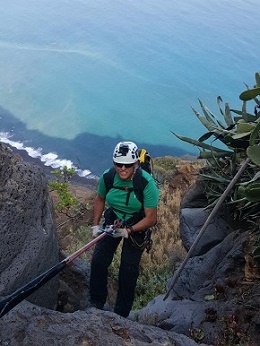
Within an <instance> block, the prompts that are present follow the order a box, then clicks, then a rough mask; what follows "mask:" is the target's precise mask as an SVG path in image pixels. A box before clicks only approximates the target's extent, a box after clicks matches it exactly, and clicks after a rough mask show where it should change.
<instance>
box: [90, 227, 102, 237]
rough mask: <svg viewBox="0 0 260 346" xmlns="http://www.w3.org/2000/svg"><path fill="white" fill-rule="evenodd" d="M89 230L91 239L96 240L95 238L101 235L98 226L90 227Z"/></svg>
mask: <svg viewBox="0 0 260 346" xmlns="http://www.w3.org/2000/svg"><path fill="white" fill-rule="evenodd" d="M91 229H92V237H93V238H96V237H97V236H99V235H100V234H101V233H102V231H101V230H100V227H99V225H96V226H92V227H91Z"/></svg>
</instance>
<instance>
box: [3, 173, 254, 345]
mask: <svg viewBox="0 0 260 346" xmlns="http://www.w3.org/2000/svg"><path fill="white" fill-rule="evenodd" d="M185 174H186V176H185V179H182V178H180V176H179V177H178V178H177V179H176V178H175V180H174V183H173V186H174V185H176V183H177V180H180V182H181V183H182V184H185V187H187V184H189V177H188V176H187V172H186V173H185ZM187 179H188V180H187ZM74 188H75V189H76V188H77V189H79V190H78V193H80V194H81V198H82V200H83V201H84V203H86V204H91V201H92V199H93V190H89V189H86V190H85V188H81V187H80V188H79V187H74ZM79 191H80V192H79ZM190 191H192V192H190V195H189V196H188V197H187V195H186V197H185V198H184V202H183V204H182V210H181V227H180V228H181V236H182V239H183V242H184V245H185V247H186V248H187V249H188V248H189V247H190V245H191V244H192V242H193V241H194V239H195V237H196V234H197V232H198V231H199V228H200V227H201V225H202V223H203V222H204V221H205V218H207V216H208V215H207V213H205V210H204V208H203V207H204V204H203V203H204V202H205V201H204V200H203V195H201V191H199V190H198V189H197V188H195V191H194V189H191V190H190ZM54 198H55V197H54ZM6 200H8V197H7V199H6ZM91 215H92V214H91V209H89V210H88V212H87V213H86V214H84V215H83V216H82V219H80V220H79V221H78V222H79V223H81V222H82V223H91ZM192 215H193V216H192ZM57 221H58V223H59V225H60V224H63V225H65V224H67V223H69V222H70V221H71V220H69V219H67V218H66V216H64V215H57ZM219 225H221V227H219ZM66 232H67V231H66V228H65V227H64V228H63V227H60V231H59V234H60V246H61V247H62V248H63V249H66V246H67V245H68V243H69V242H71V241H72V238H70V234H68V233H66ZM253 238H254V235H253V234H250V233H249V232H247V230H246V229H241V228H239V227H238V225H233V224H231V223H230V222H229V220H228V216H227V215H226V214H225V212H222V213H221V214H220V215H218V216H217V219H216V220H215V222H214V223H213V224H212V225H211V229H210V236H205V237H204V238H203V242H202V243H201V244H200V246H199V247H198V248H197V252H195V253H194V254H193V256H192V257H191V258H190V260H189V261H188V262H187V265H186V267H185V270H183V272H182V274H181V275H180V277H179V279H178V281H177V283H176V285H175V286H174V289H173V290H171V291H170V295H169V297H168V298H167V299H166V300H164V299H163V298H164V297H163V296H159V297H155V299H154V300H153V301H152V302H150V303H149V304H148V305H147V306H146V307H145V308H143V309H141V310H139V311H133V312H132V313H131V315H130V317H129V318H128V319H125V318H122V317H120V316H118V315H116V314H114V313H113V312H110V311H100V310H97V309H95V308H92V307H90V306H89V303H88V282H89V270H90V269H89V264H88V263H86V262H83V261H82V260H76V261H75V262H74V263H73V264H71V265H70V266H69V267H67V268H66V269H65V270H64V271H63V272H62V274H61V275H60V290H59V301H58V303H57V308H56V311H55V310H50V309H46V308H42V307H40V306H36V305H34V304H31V303H29V302H27V301H23V302H22V303H20V304H19V305H17V306H16V307H14V308H13V309H12V310H11V311H10V312H9V313H8V314H6V315H5V316H3V317H2V318H1V319H0V345H11V346H16V345H35V346H36V345H65V344H66V345H101V346H102V345H104V346H105V345H110V344H113V345H137V346H138V345H176V346H182V345H183V346H195V345H198V344H200V345H215V346H222V345H223V346H224V345H225V346H229V345H230V346H231V345H248V346H256V345H258V344H259V342H258V341H259V340H258V339H259V335H260V288H259V286H260V285H259V278H260V275H259V269H258V267H257V266H256V263H255V262H254V261H252V257H251V249H252V244H253V242H254V239H253ZM60 259H62V257H61V258H60ZM1 280H2V273H1ZM170 284H171V280H169V283H168V287H167V289H169V288H170ZM148 289H149V288H148ZM57 310H59V311H57ZM62 311H63V312H62Z"/></svg>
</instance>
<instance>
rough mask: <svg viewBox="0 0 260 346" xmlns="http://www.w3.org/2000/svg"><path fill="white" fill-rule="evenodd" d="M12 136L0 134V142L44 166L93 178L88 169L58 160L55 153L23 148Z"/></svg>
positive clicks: (64, 160)
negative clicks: (67, 170) (20, 151)
mask: <svg viewBox="0 0 260 346" xmlns="http://www.w3.org/2000/svg"><path fill="white" fill-rule="evenodd" d="M11 137H12V135H11V134H10V133H8V132H0V142H3V143H6V144H9V145H10V146H11V147H14V148H16V149H18V150H25V151H26V152H27V154H28V155H29V156H30V157H32V158H34V159H35V158H39V159H40V160H41V162H43V164H44V165H45V166H48V167H52V168H63V167H64V166H66V167H67V168H75V170H76V173H77V175H78V176H80V177H89V176H91V177H93V175H92V173H91V171H90V170H88V169H84V170H82V169H79V168H77V167H76V166H75V165H74V164H73V162H72V161H70V160H66V159H59V156H58V155H57V154H56V153H48V154H43V153H42V148H38V149H35V148H33V147H28V146H25V145H24V143H22V142H19V141H13V140H11V139H10V138H11Z"/></svg>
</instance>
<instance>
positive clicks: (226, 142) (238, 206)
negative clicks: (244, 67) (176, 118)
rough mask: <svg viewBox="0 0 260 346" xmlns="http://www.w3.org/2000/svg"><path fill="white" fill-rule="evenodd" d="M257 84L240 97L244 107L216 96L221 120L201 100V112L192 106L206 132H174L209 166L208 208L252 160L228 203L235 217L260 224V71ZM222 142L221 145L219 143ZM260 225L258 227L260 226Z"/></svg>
mask: <svg viewBox="0 0 260 346" xmlns="http://www.w3.org/2000/svg"><path fill="white" fill-rule="evenodd" d="M255 79H256V85H255V86H254V88H251V89H250V88H249V87H247V90H246V91H244V92H242V93H241V95H240V96H239V97H240V99H241V100H242V108H241V110H235V109H230V107H229V104H228V103H226V104H225V105H224V106H223V104H222V99H221V97H220V96H219V97H218V98H217V104H218V108H219V112H220V115H221V120H220V119H219V117H218V116H216V115H215V114H214V113H213V112H211V111H210V110H209V109H208V107H207V106H206V105H205V104H204V103H203V102H202V101H201V100H199V104H200V108H201V112H198V111H197V110H196V109H194V108H192V110H193V112H194V114H195V115H196V117H197V118H198V119H199V120H200V122H201V123H202V124H203V125H204V126H205V128H206V129H207V132H206V133H205V134H203V135H202V136H201V137H200V138H199V139H197V140H194V139H191V138H188V137H183V136H180V135H177V134H176V133H173V134H174V135H175V136H176V137H178V138H179V139H180V140H182V141H185V142H187V143H190V144H192V145H195V146H197V147H199V149H200V155H199V157H200V158H203V159H206V160H207V163H208V164H207V167H206V169H204V170H203V171H202V172H201V174H200V176H201V179H202V182H203V183H204V186H205V191H206V194H207V197H208V208H210V207H213V206H214V205H215V204H216V203H217V201H218V199H219V198H220V196H221V195H222V194H223V192H224V191H225V189H226V187H227V186H228V184H229V183H230V182H231V180H232V179H233V178H234V176H235V174H236V173H237V171H238V170H239V168H240V167H241V165H243V163H244V162H245V160H247V159H248V158H249V159H250V163H249V164H248V166H247V169H246V170H245V171H244V173H243V174H242V176H241V178H240V181H239V183H237V184H236V185H235V187H234V188H233V191H232V193H231V194H230V196H229V197H228V198H227V199H226V201H225V203H226V204H227V205H229V206H230V209H231V212H232V214H233V218H234V219H246V220H247V221H250V222H252V223H253V224H254V225H256V226H258V222H257V220H259V218H260V168H259V167H260V146H259V145H260V100H259V99H258V98H257V96H259V95H260V73H259V72H258V73H256V74H255ZM251 100H252V101H254V102H255V106H254V111H253V114H251V113H248V112H247V102H248V101H251ZM217 143H220V145H217ZM258 227H259V226H258Z"/></svg>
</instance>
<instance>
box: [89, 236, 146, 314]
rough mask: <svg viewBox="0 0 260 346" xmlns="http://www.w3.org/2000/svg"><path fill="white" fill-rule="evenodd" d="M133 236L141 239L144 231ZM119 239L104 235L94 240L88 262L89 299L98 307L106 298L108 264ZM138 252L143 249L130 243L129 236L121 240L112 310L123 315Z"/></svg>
mask: <svg viewBox="0 0 260 346" xmlns="http://www.w3.org/2000/svg"><path fill="white" fill-rule="evenodd" d="M135 238H136V240H137V241H138V242H139V241H140V242H141V241H142V240H143V238H144V232H138V233H137V234H136V236H135ZM121 240H122V238H113V237H111V236H109V235H108V236H106V237H105V238H103V239H102V240H101V241H100V242H98V243H97V244H96V247H95V250H94V254H93V257H92V262H91V274H90V299H91V302H92V303H94V304H96V306H98V307H102V306H103V305H104V304H105V302H106V299H107V293H108V292H107V276H108V267H109V265H110V264H111V262H112V259H113V256H114V253H115V251H116V249H117V247H118V245H119V243H120V241H121ZM142 253H143V251H141V250H140V249H138V248H136V247H134V246H133V244H132V242H131V240H130V239H124V240H123V247H122V253H121V263H120V268H119V277H118V291H117V298H116V303H115V308H114V311H115V313H117V314H118V315H121V316H123V317H127V316H128V315H129V313H130V311H131V309H132V305H133V302H134V293H135V287H136V282H137V278H138V276H139V264H140V260H141V257H142Z"/></svg>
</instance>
